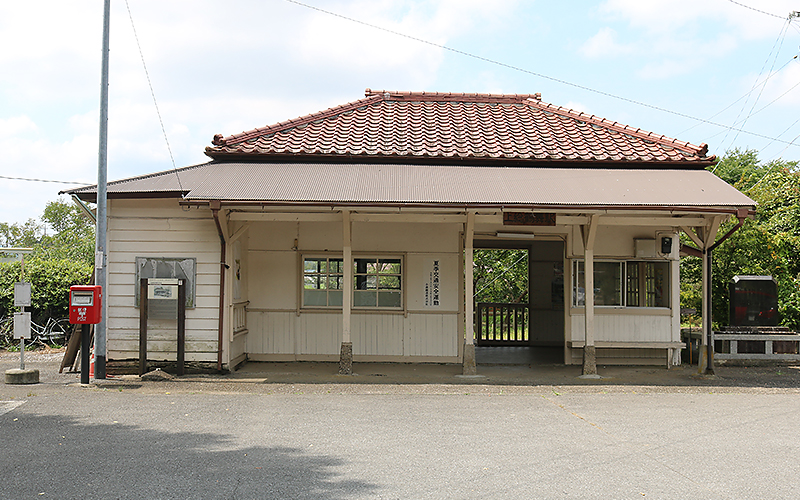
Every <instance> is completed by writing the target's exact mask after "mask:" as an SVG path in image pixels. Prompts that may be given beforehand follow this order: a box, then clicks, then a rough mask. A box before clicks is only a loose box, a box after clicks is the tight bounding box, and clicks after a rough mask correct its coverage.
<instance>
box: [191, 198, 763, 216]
mask: <svg viewBox="0 0 800 500" xmlns="http://www.w3.org/2000/svg"><path fill="white" fill-rule="evenodd" d="M178 203H179V204H180V205H181V206H187V207H210V206H211V205H212V204H214V203H218V204H219V205H220V207H221V206H222V205H223V204H224V205H225V206H226V207H230V208H231V209H234V210H235V209H242V208H248V207H249V208H260V209H262V210H264V209H266V208H297V207H322V208H330V209H331V210H338V209H340V208H342V207H347V208H349V209H352V210H358V209H359V208H374V207H381V208H397V209H412V210H413V209H457V210H460V211H465V210H487V209H493V210H501V211H515V210H535V211H545V212H556V211H570V212H578V213H584V212H586V211H591V212H594V211H601V212H602V211H641V210H647V211H658V212H675V213H680V212H687V213H707V214H719V215H724V214H729V215H734V216H736V217H739V216H740V214H741V213H742V210H744V211H745V213H746V216H753V215H755V213H756V211H755V210H754V209H753V208H739V207H732V206H724V207H723V206H720V207H719V208H716V207H711V206H704V207H691V206H660V205H538V204H520V205H514V204H508V203H452V202H446V203H434V202H412V203H409V202H353V201H343V200H338V201H313V202H308V201H286V200H281V201H255V200H253V201H245V200H201V199H196V200H187V199H183V200H181V201H179V202H178Z"/></svg>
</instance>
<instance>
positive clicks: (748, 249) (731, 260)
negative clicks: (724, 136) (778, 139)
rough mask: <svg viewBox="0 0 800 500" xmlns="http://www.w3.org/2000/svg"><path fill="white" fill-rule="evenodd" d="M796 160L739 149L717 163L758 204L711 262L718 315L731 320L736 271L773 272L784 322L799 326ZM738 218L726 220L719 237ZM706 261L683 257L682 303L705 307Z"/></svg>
mask: <svg viewBox="0 0 800 500" xmlns="http://www.w3.org/2000/svg"><path fill="white" fill-rule="evenodd" d="M797 167H798V164H797V162H793V161H784V160H774V161H771V162H768V163H766V164H761V163H760V162H759V160H758V155H757V153H756V152H755V151H740V150H735V151H732V152H730V153H728V154H727V155H726V156H725V157H724V158H722V160H721V161H720V162H719V164H718V165H717V166H716V167H711V169H713V170H714V173H715V174H717V175H718V176H720V178H722V179H724V180H725V181H727V182H728V183H729V184H731V185H732V186H734V187H736V188H737V189H739V190H740V191H742V192H743V193H745V194H746V195H748V196H749V197H751V198H752V199H753V200H754V201H756V203H757V204H758V208H757V212H756V216H755V218H753V219H749V220H747V221H746V222H745V223H744V225H743V226H742V227H741V228H740V229H739V230H738V231H736V232H735V233H734V234H733V235H732V236H731V237H730V238H729V239H728V240H726V241H725V242H724V243H722V244H721V245H720V246H719V247H717V248H716V249H715V250H714V254H713V266H712V273H713V279H712V293H713V311H712V314H713V318H714V322H715V323H718V324H728V320H729V318H728V310H729V301H728V294H729V291H728V284H729V283H730V282H731V280H732V279H733V277H734V276H736V275H748V274H749V275H771V276H772V277H773V278H775V280H776V282H777V284H778V310H779V312H780V314H781V318H782V324H784V325H786V326H789V327H790V328H793V329H795V330H797V329H800V174H799V173H798V171H797V170H798V168H797ZM734 224H735V221H727V222H726V223H724V224H722V225H721V227H720V229H719V233H718V237H719V236H722V235H723V234H725V233H727V232H728V230H729V229H730V228H731V227H733V225H734ZM701 269H702V262H701V261H700V259H698V258H696V257H686V258H684V259H683V260H682V261H681V306H683V307H691V308H694V309H696V310H698V311H699V310H700V303H701V295H702V291H701V283H702V272H701Z"/></svg>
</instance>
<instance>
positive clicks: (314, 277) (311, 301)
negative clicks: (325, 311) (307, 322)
mask: <svg viewBox="0 0 800 500" xmlns="http://www.w3.org/2000/svg"><path fill="white" fill-rule="evenodd" d="M343 285H344V264H343V262H342V259H332V258H329V257H306V258H304V259H303V305H304V306H306V307H327V306H339V307H341V305H342V288H343Z"/></svg>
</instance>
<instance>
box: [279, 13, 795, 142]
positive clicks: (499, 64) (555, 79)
mask: <svg viewBox="0 0 800 500" xmlns="http://www.w3.org/2000/svg"><path fill="white" fill-rule="evenodd" d="M286 1H287V2H289V3H293V4H295V5H298V6H300V7H305V8H307V9H311V10H315V11H317V12H322V13H323V14H327V15H329V16H333V17H338V18H340V19H344V20H346V21H350V22H352V23H356V24H360V25H362V26H367V27H368V28H372V29H376V30H379V31H384V32H386V33H391V34H392V35H397V36H400V37H403V38H407V39H409V40H414V41H415V42H419V43H424V44H426V45H430V46H432V47H436V48H439V49H442V50H447V51H450V52H453V53H455V54H459V55H462V56H466V57H470V58H472V59H477V60H479V61H484V62H488V63H490V64H494V65H496V66H501V67H503V68H508V69H511V70H514V71H519V72H520V73H526V74H528V75H533V76H536V77H539V78H543V79H545V80H550V81H552V82H556V83H560V84H562V85H568V86H570V87H574V88H577V89H581V90H585V91H587V92H592V93H595V94H598V95H602V96H605V97H610V98H612V99H617V100H620V101H624V102H629V103H631V104H635V105H637V106H642V107H645V108H650V109H654V110H656V111H661V112H662V113H668V114H671V115H675V116H680V117H682V118H688V119H690V120H695V121H698V122H702V123H705V124H708V125H714V126H715V127H721V128H724V129H728V130H736V129H735V128H734V127H732V126H730V125H724V124H722V123H717V122H712V121H711V120H706V119H703V118H698V117H696V116H692V115H688V114H686V113H681V112H679V111H673V110H671V109H667V108H662V107H660V106H655V105H653V104H647V103H646V102H642V101H637V100H635V99H630V98H628V97H622V96H619V95H616V94H612V93H610V92H605V91H603V90H597V89H594V88H591V87H587V86H585V85H580V84H577V83H572V82H569V81H567V80H562V79H560V78H555V77H552V76H548V75H545V74H542V73H537V72H535V71H531V70H528V69H525V68H520V67H519V66H514V65H512V64H507V63H504V62H500V61H496V60H494V59H489V58H488V57H483V56H479V55H475V54H472V53H470V52H465V51H463V50H459V49H454V48H452V47H448V46H446V45H441V44H438V43H434V42H431V41H428V40H425V39H423V38H418V37H415V36H411V35H407V34H405V33H401V32H399V31H394V30H390V29H388V28H384V27H382V26H378V25H375V24H370V23H368V22H365V21H360V20H358V19H354V18H352V17H347V16H344V15H342V14H337V13H336V12H331V11H329V10H325V9H321V8H319V7H315V6H313V5H308V4H305V3H303V2H299V1H297V0H286ZM781 19H783V18H781ZM738 132H741V133H744V134H747V135H751V136H753V137H760V138H762V139H769V140H772V141H777V142H782V143H784V144H790V143H789V142H788V141H784V140H781V139H778V138H775V137H770V136H768V135H764V134H759V133H757V132H749V131H747V130H738ZM790 145H793V146H800V144H790Z"/></svg>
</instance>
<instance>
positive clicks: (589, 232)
mask: <svg viewBox="0 0 800 500" xmlns="http://www.w3.org/2000/svg"><path fill="white" fill-rule="evenodd" d="M599 218H600V216H599V215H597V214H592V215H591V216H590V217H589V224H588V225H586V226H583V227H582V228H581V229H582V230H583V258H584V260H583V262H584V266H583V267H584V273H583V279H584V284H583V290H584V299H583V303H584V310H585V320H586V321H585V322H584V325H585V326H584V335H585V336H584V341H585V343H584V346H583V374H582V376H584V377H597V351H596V349H595V345H594V240H595V236H596V235H597V220H598V219H599Z"/></svg>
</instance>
